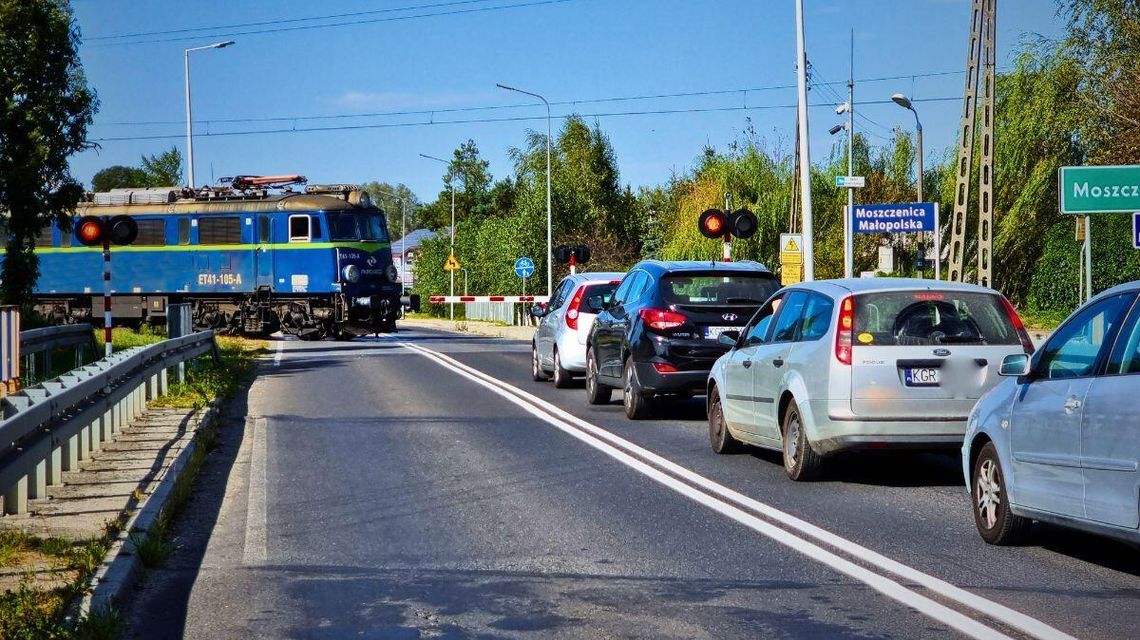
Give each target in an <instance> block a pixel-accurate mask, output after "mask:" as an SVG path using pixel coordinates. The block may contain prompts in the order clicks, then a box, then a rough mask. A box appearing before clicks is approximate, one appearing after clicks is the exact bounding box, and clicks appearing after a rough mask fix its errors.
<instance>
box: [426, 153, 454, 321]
mask: <svg viewBox="0 0 1140 640" xmlns="http://www.w3.org/2000/svg"><path fill="white" fill-rule="evenodd" d="M420 157H421V158H427V159H428V160H435V161H436V162H442V163H443V164H445V165H447V166H448V167H450V166H451V163H450V162H448V161H447V160H444V159H443V158H437V157H435V156H429V155H428V154H426V153H421V154H420ZM447 188H448V189H450V190H451V255H455V184H454V183H452V181H451V180H448V181H447ZM448 273H449V274H451V293H450V294H448V295H451V296H454V295H455V272H454V271H449V272H448ZM448 306H449V307H450V310H451V319H452V320H455V303H454V302H451V303H448Z"/></svg>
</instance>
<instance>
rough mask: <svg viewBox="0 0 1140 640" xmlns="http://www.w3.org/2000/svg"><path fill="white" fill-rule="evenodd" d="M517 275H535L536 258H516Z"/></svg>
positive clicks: (522, 276)
mask: <svg viewBox="0 0 1140 640" xmlns="http://www.w3.org/2000/svg"><path fill="white" fill-rule="evenodd" d="M515 275H516V276H518V277H520V278H529V277H531V276H532V275H534V260H531V259H530V258H519V259H518V260H515Z"/></svg>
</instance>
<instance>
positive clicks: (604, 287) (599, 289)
mask: <svg viewBox="0 0 1140 640" xmlns="http://www.w3.org/2000/svg"><path fill="white" fill-rule="evenodd" d="M617 288H618V286H617V284H613V283H606V284H591V285H587V286H586V290H585V291H584V292H583V293H582V309H581V311H582V313H601V312H602V309H603V308H604V306H602V307H594V306H593V305H591V304H590V298H593V297H594V296H601V298H602V303H603V305H607V304H609V303H610V300H611V299H612V298H613V297H614V291H616V290H617Z"/></svg>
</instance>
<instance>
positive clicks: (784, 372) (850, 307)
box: [708, 278, 1033, 480]
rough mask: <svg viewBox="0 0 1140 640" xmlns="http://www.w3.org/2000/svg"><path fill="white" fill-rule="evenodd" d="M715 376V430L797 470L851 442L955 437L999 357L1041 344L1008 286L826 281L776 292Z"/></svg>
mask: <svg viewBox="0 0 1140 640" xmlns="http://www.w3.org/2000/svg"><path fill="white" fill-rule="evenodd" d="M721 339H722V340H724V341H725V342H726V344H731V345H732V349H731V351H729V352H728V353H727V354H725V355H724V356H723V357H721V358H720V359H719V360H718V361H717V362H716V364H715V365H714V367H713V369H712V372H711V374H710V376H709V382H708V384H709V389H708V416H709V438H710V441H711V444H712V447H713V449H714V450H715V451H717V452H718V453H720V452H725V451H728V450H730V449H732V448H734V447H735V446H738V445H739V444H741V443H747V444H752V445H756V446H760V447H765V448H771V449H780V450H782V451H783V453H784V465H785V470H786V472H787V474H788V476H789V477H791V478H792V479H794V480H803V479H808V478H810V477H812V476H814V475H815V474H816V473H817V472H818V471H819V469H820V467H821V466H822V461H823V457H824V456H826V455H828V454H831V453H835V452H838V451H844V450H854V449H880V448H892V447H907V448H923V449H936V448H947V449H950V448H957V447H960V446H961V444H962V437H963V434H964V433H965V431H966V418H967V416H968V415H969V413H970V410H971V409H972V408H973V406H974V403H975V402H977V400H978V398H980V397H981V396H982V395H983V394H984V393H985V392H986V391H988V390H989V389H990V388H991V387H993V386H994V385H995V384H997V383H998V369H999V367H1000V365H1001V361H1002V359H1003V358H1004V357H1005V356H1007V355H1010V354H1019V353H1032V351H1033V345H1032V343H1031V342H1030V340H1029V335H1028V334H1027V333H1026V331H1025V329H1024V328H1023V326H1022V324H1021V320H1020V319H1019V318H1018V317H1017V314H1016V312H1015V311H1014V310H1013V307H1012V306H1011V305H1010V303H1009V301H1007V300H1006V299H1005V297H1003V296H1002V295H1001V294H1000V293H998V292H997V291H994V290H993V289H987V288H984V287H979V286H975V285H968V284H958V283H949V282H942V281H935V280H917V279H902V278H866V279H846V280H820V281H815V282H806V283H802V284H797V285H794V286H790V287H786V288H784V289H781V290H780V291H778V292H777V293H776V294H775V295H774V296H773V297H772V298H771V299H770V300H769V301H768V302H767V303H766V304H765V305H764V306H763V307H762V308H761V309H760V310H759V311H758V312H757V313H756V315H755V316H753V318H752V319H751V320H750V321H749V323H748V325H746V326H745V327H744V329H743V330H742V331H741V332H740V333H739V334H738V335H733V334H731V333H730V334H729V335H727V336H725V337H723V338H721Z"/></svg>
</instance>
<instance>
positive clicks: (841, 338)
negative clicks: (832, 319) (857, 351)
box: [835, 296, 855, 365]
mask: <svg viewBox="0 0 1140 640" xmlns="http://www.w3.org/2000/svg"><path fill="white" fill-rule="evenodd" d="M854 334H855V299H854V298H852V297H851V296H847V297H846V298H844V299H843V302H841V303H839V320H837V321H836V331H835V359H836V360H838V361H839V362H840V363H842V364H847V365H849V364H851V344H852V339H851V338H852V336H853V335H854Z"/></svg>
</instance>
